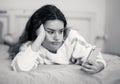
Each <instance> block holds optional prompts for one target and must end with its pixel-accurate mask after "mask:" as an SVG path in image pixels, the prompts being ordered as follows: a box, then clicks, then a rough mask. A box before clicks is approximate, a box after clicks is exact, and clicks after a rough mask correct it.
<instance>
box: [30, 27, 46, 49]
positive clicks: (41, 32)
mask: <svg viewBox="0 0 120 84" xmlns="http://www.w3.org/2000/svg"><path fill="white" fill-rule="evenodd" d="M36 33H37V35H38V36H37V38H36V39H35V41H34V42H33V43H32V46H31V48H32V50H33V51H38V50H39V48H40V46H41V44H42V42H43V41H44V39H45V30H44V27H43V25H41V27H40V28H39V29H38V30H37V32H36Z"/></svg>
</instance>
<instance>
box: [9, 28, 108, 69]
mask: <svg viewBox="0 0 120 84" xmlns="http://www.w3.org/2000/svg"><path fill="white" fill-rule="evenodd" d="M92 48H93V46H92V45H90V44H89V43H87V42H86V41H85V39H84V38H83V37H82V36H81V35H80V34H79V33H78V32H77V31H75V30H72V29H71V30H70V32H69V35H68V37H67V38H66V40H65V41H64V43H63V44H62V46H61V47H60V48H59V49H58V50H57V53H52V52H50V51H48V50H47V49H45V48H44V47H42V46H40V49H39V51H38V52H35V51H33V50H32V49H31V42H27V43H25V44H24V45H23V46H22V47H21V48H20V52H19V53H18V54H17V55H16V56H15V58H14V59H13V61H12V64H11V66H12V68H13V70H15V71H30V70H33V69H36V68H37V66H38V64H54V63H57V64H69V63H70V59H71V58H73V59H79V58H81V60H82V61H85V60H86V58H87V56H88V54H89V53H90V50H91V49H92ZM96 61H99V62H102V63H103V64H104V66H105V65H106V63H105V61H104V59H103V57H102V56H101V54H100V53H99V54H98V55H97V59H96Z"/></svg>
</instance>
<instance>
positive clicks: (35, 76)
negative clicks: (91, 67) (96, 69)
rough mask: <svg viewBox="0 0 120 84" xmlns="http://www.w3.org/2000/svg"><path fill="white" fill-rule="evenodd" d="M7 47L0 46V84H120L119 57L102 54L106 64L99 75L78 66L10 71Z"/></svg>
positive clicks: (50, 66) (42, 66)
mask: <svg viewBox="0 0 120 84" xmlns="http://www.w3.org/2000/svg"><path fill="white" fill-rule="evenodd" d="M8 48H9V47H8V46H6V45H3V44H0V84H120V57H119V56H116V55H110V54H103V57H104V59H105V60H106V62H107V66H106V68H105V69H104V70H103V71H101V72H100V73H97V74H94V75H91V74H87V73H84V72H82V71H80V68H81V67H80V66H79V65H39V66H38V68H37V69H36V70H34V71H30V72H15V71H12V70H11V67H10V64H11V61H10V60H9V58H8V52H7V51H8Z"/></svg>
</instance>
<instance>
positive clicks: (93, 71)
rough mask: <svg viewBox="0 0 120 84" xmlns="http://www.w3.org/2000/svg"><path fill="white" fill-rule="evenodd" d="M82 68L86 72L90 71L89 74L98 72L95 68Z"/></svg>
mask: <svg viewBox="0 0 120 84" xmlns="http://www.w3.org/2000/svg"><path fill="white" fill-rule="evenodd" d="M81 70H82V71H84V72H87V73H89V74H94V73H96V71H95V70H93V69H88V68H85V67H81Z"/></svg>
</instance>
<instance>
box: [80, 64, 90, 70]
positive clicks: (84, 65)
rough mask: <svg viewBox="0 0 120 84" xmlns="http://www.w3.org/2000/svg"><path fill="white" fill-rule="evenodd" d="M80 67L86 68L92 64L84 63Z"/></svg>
mask: <svg viewBox="0 0 120 84" xmlns="http://www.w3.org/2000/svg"><path fill="white" fill-rule="evenodd" d="M82 67H84V68H87V69H91V68H92V66H91V65H90V64H88V63H84V64H83V65H82Z"/></svg>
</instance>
